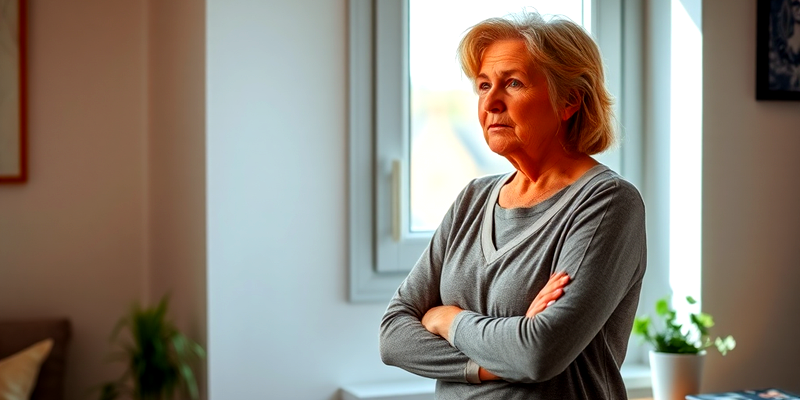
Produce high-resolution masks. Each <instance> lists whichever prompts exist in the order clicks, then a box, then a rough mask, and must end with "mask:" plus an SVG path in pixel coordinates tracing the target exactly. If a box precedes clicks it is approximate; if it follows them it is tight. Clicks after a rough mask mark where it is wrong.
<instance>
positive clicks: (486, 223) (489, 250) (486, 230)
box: [481, 164, 608, 264]
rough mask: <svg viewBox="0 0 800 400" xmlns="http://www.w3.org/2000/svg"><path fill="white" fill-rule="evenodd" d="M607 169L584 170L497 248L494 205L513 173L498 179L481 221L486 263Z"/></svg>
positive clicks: (560, 207) (539, 225)
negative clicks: (537, 214) (524, 226)
mask: <svg viewBox="0 0 800 400" xmlns="http://www.w3.org/2000/svg"><path fill="white" fill-rule="evenodd" d="M607 170H608V167H606V166H605V165H603V164H598V165H595V166H594V167H592V168H590V169H589V170H588V171H586V172H584V174H583V175H581V177H580V178H578V179H577V180H576V181H575V182H573V183H572V184H571V185H569V186H568V187H567V188H566V189H565V191H564V194H563V195H562V196H561V198H559V199H558V201H556V202H555V204H553V205H551V206H550V208H548V209H547V211H545V212H544V214H542V216H541V217H539V219H537V220H536V222H534V223H533V224H531V225H530V226H529V227H527V228H526V229H525V230H523V231H522V232H520V233H519V234H518V235H516V236H515V237H514V238H512V239H511V240H509V241H508V243H506V244H505V245H503V246H502V247H500V248H499V249H498V248H497V247H495V244H494V239H493V238H492V232H493V231H494V205H495V204H496V203H497V199H498V197H499V196H500V189H501V188H502V187H503V185H505V184H506V183H508V181H509V180H510V179H511V177H512V176H513V175H514V172H510V173H508V174H506V175H505V176H503V177H502V178H501V179H498V180H497V183H495V186H494V188H492V192H491V193H490V194H489V198H488V199H487V200H486V204H485V205H484V210H483V221H482V224H481V247H482V248H483V257H484V259H485V260H486V263H487V264H489V263H492V262H494V261H495V260H497V259H498V258H500V257H501V256H502V255H503V254H505V253H507V252H508V251H509V250H511V249H513V248H514V247H516V246H517V245H519V244H520V243H522V241H524V240H525V239H527V238H528V237H530V236H531V235H533V234H534V233H536V231H538V230H539V229H541V228H542V227H543V226H544V225H545V224H546V223H547V222H549V221H550V219H552V218H553V216H554V215H555V214H556V213H558V212H559V211H560V210H561V209H562V208H563V207H564V205H566V204H567V202H569V201H570V200H571V199H572V198H573V197H574V196H575V194H576V193H577V192H578V190H580V189H581V188H582V187H583V186H584V185H586V183H587V182H589V181H590V180H591V179H592V178H594V177H595V176H597V175H598V174H600V173H602V172H604V171H607Z"/></svg>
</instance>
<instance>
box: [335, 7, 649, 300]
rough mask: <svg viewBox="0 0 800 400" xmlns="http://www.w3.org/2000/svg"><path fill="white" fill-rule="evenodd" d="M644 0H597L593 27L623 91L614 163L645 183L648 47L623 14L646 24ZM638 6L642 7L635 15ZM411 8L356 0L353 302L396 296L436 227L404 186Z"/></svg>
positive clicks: (615, 89)
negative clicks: (412, 214) (411, 225)
mask: <svg viewBox="0 0 800 400" xmlns="http://www.w3.org/2000/svg"><path fill="white" fill-rule="evenodd" d="M639 3H640V2H639V0H634V1H623V0H592V4H591V9H592V11H593V12H592V21H591V26H592V30H593V31H594V32H595V36H596V40H597V41H598V44H599V45H600V48H601V49H602V53H603V56H604V59H605V63H606V81H607V85H608V88H609V90H610V91H611V92H612V94H614V96H615V97H616V98H617V99H618V103H617V104H616V107H617V110H616V111H617V116H618V118H619V122H620V123H621V124H620V125H621V126H620V129H619V132H620V137H621V138H622V141H623V142H624V145H622V146H621V147H620V149H619V151H618V152H616V153H614V159H612V160H604V162H606V163H607V164H609V165H610V166H611V165H612V164H614V163H616V165H617V166H618V168H619V169H618V171H619V172H620V173H622V174H623V175H624V176H625V177H626V178H627V179H629V180H630V181H631V182H632V183H634V184H635V185H637V186H639V184H640V182H641V169H642V167H641V165H642V163H641V160H642V157H641V152H642V151H641V147H642V139H641V137H640V132H641V129H639V128H640V127H641V125H642V123H641V112H637V107H639V108H641V107H640V106H638V104H640V103H641V99H642V96H641V93H640V91H641V89H640V88H641V81H638V82H634V81H631V79H640V78H641V72H640V70H641V65H640V64H641V62H640V61H639V60H638V58H641V57H639V50H638V48H637V47H632V46H637V45H640V44H641V39H638V38H640V37H641V32H633V33H629V32H627V31H626V35H624V36H623V34H622V33H623V22H625V23H628V21H627V19H626V20H623V15H635V16H636V17H635V18H637V20H635V21H633V23H632V24H631V26H634V27H640V21H639V20H638V18H639V17H638V15H639V13H640V12H641V11H640V9H641V6H640V4H639ZM631 7H638V9H639V11H636V10H634V11H636V12H635V13H634V14H629V10H628V9H629V8H631ZM407 10H408V7H407V1H405V0H402V1H376V0H350V2H349V28H350V32H349V52H350V53H349V62H350V68H349V106H350V109H349V152H350V153H349V273H350V274H349V275H350V276H349V298H350V301H353V302H364V301H387V300H388V299H389V298H390V297H391V295H392V294H393V293H394V291H395V290H396V289H397V287H398V286H399V285H400V284H401V283H402V280H403V279H404V278H405V276H406V275H407V273H408V271H409V270H410V269H411V267H413V265H414V264H415V263H416V261H417V259H418V258H419V255H420V254H421V253H422V251H423V250H424V248H425V246H426V245H427V243H428V241H429V240H430V236H431V235H430V233H424V234H420V233H413V232H410V231H409V229H408V222H407V221H408V218H407V217H406V215H407V213H408V206H409V205H408V196H405V195H402V196H401V195H400V193H399V192H400V191H402V190H403V188H404V187H408V176H409V174H408V165H407V164H408V163H405V165H403V163H402V162H400V163H398V162H395V160H407V159H408V153H409V149H408V140H407V136H406V135H407V133H406V132H408V126H409V121H408V117H407V116H408V115H409V114H408V104H409V102H408V96H409V94H408V92H409V88H408V79H407V77H408V34H407V29H408V28H407V23H405V21H407V18H408V15H407ZM637 41H638V43H637ZM453 51H455V49H453ZM631 51H632V53H631ZM624 54H625V55H627V54H633V55H634V56H633V57H630V58H628V57H623V55H624ZM629 68H631V69H633V70H632V71H630V70H629ZM623 69H625V74H623ZM637 71H639V72H637ZM623 78H624V79H625V81H623ZM623 94H624V96H623ZM620 99H625V100H626V101H625V102H622V101H621V100H620ZM622 127H627V128H628V129H627V130H625V131H623V129H622ZM627 132H631V133H630V134H628V133H627ZM609 161H610V162H609Z"/></svg>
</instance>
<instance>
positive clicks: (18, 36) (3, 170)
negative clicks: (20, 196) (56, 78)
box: [0, 0, 28, 183]
mask: <svg viewBox="0 0 800 400" xmlns="http://www.w3.org/2000/svg"><path fill="white" fill-rule="evenodd" d="M26 2H27V0H0V183H9V182H12V183H16V182H25V181H26V180H27V178H28V173H27V116H26V103H27V101H26V87H25V86H26V78H25V56H26V52H25V50H26V49H25V46H26V32H27V26H26V25H27V24H26V22H27V14H26Z"/></svg>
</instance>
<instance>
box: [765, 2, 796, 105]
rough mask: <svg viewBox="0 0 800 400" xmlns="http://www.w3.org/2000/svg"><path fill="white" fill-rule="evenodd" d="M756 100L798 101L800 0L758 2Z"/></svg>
mask: <svg viewBox="0 0 800 400" xmlns="http://www.w3.org/2000/svg"><path fill="white" fill-rule="evenodd" d="M757 18H758V19H757V23H756V31H757V32H756V99H758V100H800V0H758V11H757Z"/></svg>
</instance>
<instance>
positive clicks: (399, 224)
mask: <svg viewBox="0 0 800 400" xmlns="http://www.w3.org/2000/svg"><path fill="white" fill-rule="evenodd" d="M402 174H403V164H402V161H400V160H392V239H394V241H395V242H398V243H399V242H400V239H401V238H402V233H403V218H402V214H403V210H402V204H403V203H402V199H403V198H402V196H403V175H402Z"/></svg>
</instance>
